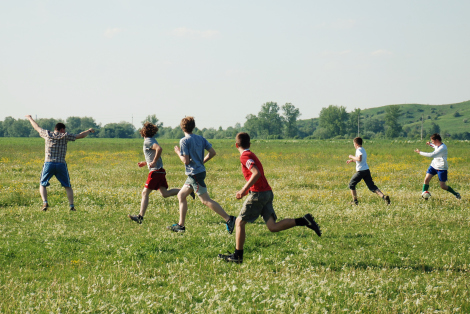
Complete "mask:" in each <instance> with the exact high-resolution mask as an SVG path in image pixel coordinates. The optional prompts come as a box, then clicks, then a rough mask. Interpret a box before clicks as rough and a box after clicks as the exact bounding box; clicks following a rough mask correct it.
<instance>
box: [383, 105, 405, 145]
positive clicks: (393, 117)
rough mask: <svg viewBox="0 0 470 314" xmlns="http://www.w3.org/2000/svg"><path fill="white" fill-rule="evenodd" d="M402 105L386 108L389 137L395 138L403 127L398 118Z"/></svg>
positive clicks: (386, 131)
mask: <svg viewBox="0 0 470 314" xmlns="http://www.w3.org/2000/svg"><path fill="white" fill-rule="evenodd" d="M401 113H402V112H401V109H400V106H398V105H394V106H388V107H386V108H385V136H386V137H388V138H395V137H398V136H399V135H400V132H401V131H402V127H401V125H400V123H398V118H399V117H400V115H401Z"/></svg>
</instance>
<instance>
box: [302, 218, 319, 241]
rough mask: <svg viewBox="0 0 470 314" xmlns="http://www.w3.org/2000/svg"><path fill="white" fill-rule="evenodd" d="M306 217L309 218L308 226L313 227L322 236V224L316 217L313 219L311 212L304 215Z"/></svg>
mask: <svg viewBox="0 0 470 314" xmlns="http://www.w3.org/2000/svg"><path fill="white" fill-rule="evenodd" d="M304 219H305V220H307V223H308V224H307V228H310V229H312V230H313V231H315V233H316V234H317V235H318V236H319V237H321V230H320V226H319V225H318V224H317V223H316V221H315V219H313V216H312V215H310V214H307V215H305V216H304Z"/></svg>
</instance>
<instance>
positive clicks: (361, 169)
mask: <svg viewBox="0 0 470 314" xmlns="http://www.w3.org/2000/svg"><path fill="white" fill-rule="evenodd" d="M353 143H354V148H355V149H356V156H353V155H349V159H348V160H347V161H346V163H348V164H349V163H351V162H353V161H355V162H356V171H357V172H356V173H355V174H354V175H353V176H352V178H351V181H350V182H349V189H350V190H351V195H352V197H353V201H352V202H351V203H352V204H353V205H357V204H358V201H357V193H356V185H357V184H358V183H359V182H361V180H364V182H365V183H366V184H367V187H368V188H369V190H370V191H371V192H374V193H376V194H377V195H378V196H380V197H381V198H382V199H383V200H384V201H385V202H386V203H387V205H390V197H389V196H388V195H384V194H383V193H382V192H381V191H380V190H379V188H378V187H377V186H376V185H375V184H374V181H373V180H372V176H371V174H370V170H369V166H368V165H367V153H366V150H365V149H364V148H363V147H362V138H360V137H356V138H355V139H354V140H353Z"/></svg>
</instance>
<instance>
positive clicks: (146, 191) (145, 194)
mask: <svg viewBox="0 0 470 314" xmlns="http://www.w3.org/2000/svg"><path fill="white" fill-rule="evenodd" d="M152 191H153V190H150V189H147V188H144V189H143V190H142V201H141V202H140V213H139V215H140V216H142V217H144V215H145V212H146V211H147V207H148V205H149V195H150V193H152Z"/></svg>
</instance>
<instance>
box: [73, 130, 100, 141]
mask: <svg viewBox="0 0 470 314" xmlns="http://www.w3.org/2000/svg"><path fill="white" fill-rule="evenodd" d="M90 133H95V129H92V128H89V129H88V130H86V131H83V132H82V133H80V134H78V135H77V136H76V137H75V138H76V139H79V138H85V137H87V135H88V134H90Z"/></svg>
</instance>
